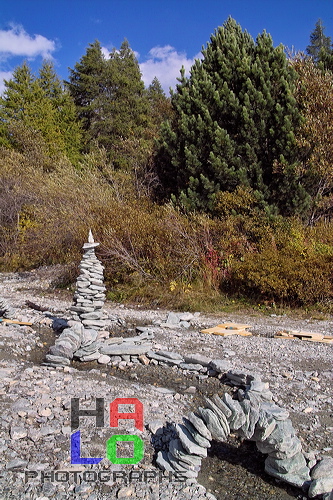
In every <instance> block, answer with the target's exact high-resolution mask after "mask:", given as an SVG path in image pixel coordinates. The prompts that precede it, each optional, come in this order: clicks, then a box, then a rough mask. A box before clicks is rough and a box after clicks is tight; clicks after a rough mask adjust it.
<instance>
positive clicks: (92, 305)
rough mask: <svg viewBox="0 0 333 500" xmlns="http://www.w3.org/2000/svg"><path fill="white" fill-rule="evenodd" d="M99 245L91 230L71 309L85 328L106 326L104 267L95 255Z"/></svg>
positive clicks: (76, 319)
mask: <svg viewBox="0 0 333 500" xmlns="http://www.w3.org/2000/svg"><path fill="white" fill-rule="evenodd" d="M98 245H99V243H96V242H95V241H94V238H93V235H92V232H91V230H90V231H89V236H88V243H85V244H84V245H83V252H84V253H83V257H82V260H81V263H80V266H79V267H80V275H79V277H78V278H77V280H76V291H75V294H74V300H73V305H72V306H71V308H70V311H71V313H72V315H73V319H74V320H75V321H80V322H81V323H82V324H83V326H84V328H90V329H95V330H102V329H103V328H104V327H105V320H104V313H103V306H104V301H105V290H106V289H105V286H104V275H103V270H104V267H103V266H102V264H101V262H100V261H99V260H98V258H97V257H96V255H95V248H96V247H97V246H98Z"/></svg>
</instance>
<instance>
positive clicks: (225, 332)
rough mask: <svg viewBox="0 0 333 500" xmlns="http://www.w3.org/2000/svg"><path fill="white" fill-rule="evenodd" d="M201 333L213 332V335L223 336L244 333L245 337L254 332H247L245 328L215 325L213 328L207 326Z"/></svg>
mask: <svg viewBox="0 0 333 500" xmlns="http://www.w3.org/2000/svg"><path fill="white" fill-rule="evenodd" d="M201 333H211V334H213V335H221V336H223V337H227V336H229V335H242V336H245V337H248V336H251V335H252V333H250V332H246V331H245V330H236V329H234V330H231V329H227V328H221V327H218V326H215V327H213V328H207V329H206V330H201Z"/></svg>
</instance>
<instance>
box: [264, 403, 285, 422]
mask: <svg viewBox="0 0 333 500" xmlns="http://www.w3.org/2000/svg"><path fill="white" fill-rule="evenodd" d="M260 408H261V409H262V410H264V411H266V412H267V413H269V414H270V415H272V416H273V417H274V418H275V420H287V418H288V417H289V412H288V410H286V409H285V408H281V407H280V406H277V405H276V404H274V403H270V402H267V401H263V402H262V403H261V404H260Z"/></svg>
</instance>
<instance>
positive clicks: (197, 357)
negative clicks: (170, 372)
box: [184, 354, 211, 366]
mask: <svg viewBox="0 0 333 500" xmlns="http://www.w3.org/2000/svg"><path fill="white" fill-rule="evenodd" d="M184 360H185V362H186V363H197V364H198V365H201V366H209V365H210V362H211V359H210V358H207V356H204V355H203V354H189V355H187V354H186V355H184Z"/></svg>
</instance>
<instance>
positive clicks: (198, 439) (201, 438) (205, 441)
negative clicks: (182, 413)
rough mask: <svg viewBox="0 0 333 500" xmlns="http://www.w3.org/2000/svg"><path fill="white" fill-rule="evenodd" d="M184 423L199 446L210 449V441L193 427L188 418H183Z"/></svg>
mask: <svg viewBox="0 0 333 500" xmlns="http://www.w3.org/2000/svg"><path fill="white" fill-rule="evenodd" d="M183 422H184V425H185V427H186V429H187V430H188V431H189V432H190V433H191V436H192V437H193V438H194V439H195V441H196V442H197V443H198V445H199V446H202V447H203V448H210V446H211V444H210V440H209V439H207V438H205V437H204V436H202V434H200V432H198V431H197V429H196V428H195V427H194V425H192V424H191V422H190V421H189V420H188V419H187V418H186V417H183Z"/></svg>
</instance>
